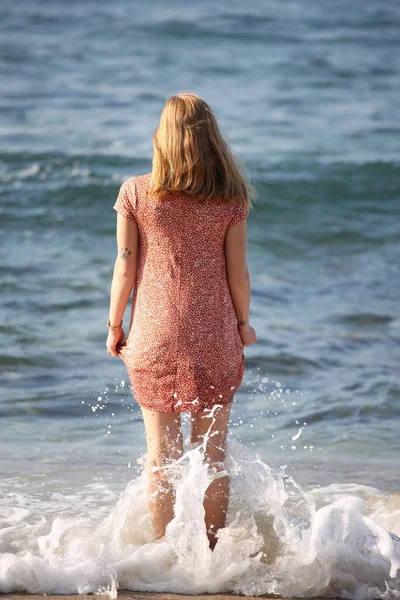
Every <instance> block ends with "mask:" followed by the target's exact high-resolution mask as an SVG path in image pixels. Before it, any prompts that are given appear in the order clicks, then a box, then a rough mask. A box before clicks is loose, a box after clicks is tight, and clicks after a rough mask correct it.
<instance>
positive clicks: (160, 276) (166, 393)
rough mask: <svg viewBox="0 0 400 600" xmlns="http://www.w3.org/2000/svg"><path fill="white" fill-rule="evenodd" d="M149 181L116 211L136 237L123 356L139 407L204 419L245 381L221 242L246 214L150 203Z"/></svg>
mask: <svg viewBox="0 0 400 600" xmlns="http://www.w3.org/2000/svg"><path fill="white" fill-rule="evenodd" d="M151 177H152V175H151V173H148V174H146V175H140V176H135V177H131V178H130V179H128V180H126V181H125V182H124V183H123V184H122V186H121V188H120V192H119V194H118V198H117V201H116V202H115V205H114V208H115V210H117V211H118V212H119V213H121V214H122V215H123V216H124V217H126V218H127V219H129V220H135V222H136V224H137V228H138V232H139V255H138V264H137V275H136V282H135V287H134V293H133V298H132V312H131V320H130V330H129V333H128V337H127V339H126V341H125V343H124V345H123V346H122V348H121V351H120V356H121V358H122V359H123V360H124V362H125V364H126V366H127V368H128V373H129V377H130V380H131V384H132V389H133V392H134V395H135V397H136V398H137V400H138V401H139V403H140V404H141V405H142V406H144V407H145V408H151V409H153V410H158V411H164V412H165V411H188V410H190V411H202V410H204V408H205V407H208V406H210V405H213V404H215V403H216V402H218V403H220V404H227V403H229V402H231V400H232V397H233V394H234V392H235V391H236V389H237V387H238V386H239V385H240V382H241V379H242V377H243V370H244V354H243V345H242V342H241V339H240V335H239V333H238V330H237V325H236V322H237V320H236V315H235V311H234V307H233V304H232V298H231V296H230V292H229V286H228V282H227V277H226V266H225V253H224V241H225V236H226V232H227V229H228V227H229V226H230V225H233V224H236V223H238V222H239V221H241V220H242V219H245V218H246V217H247V215H248V208H247V207H246V206H245V205H244V204H243V203H242V202H241V201H239V200H238V201H232V202H227V203H226V202H224V203H223V202H216V201H215V200H213V199H208V200H204V201H201V202H195V201H194V200H193V199H192V198H191V197H190V196H188V195H185V194H179V193H177V194H175V193H174V194H169V195H167V196H165V197H164V198H161V199H158V198H152V197H151V196H149V195H148V191H149V187H150V184H151Z"/></svg>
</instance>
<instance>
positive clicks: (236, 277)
mask: <svg viewBox="0 0 400 600" xmlns="http://www.w3.org/2000/svg"><path fill="white" fill-rule="evenodd" d="M246 229H247V226H246V219H242V220H241V221H240V222H239V223H236V224H235V225H230V226H229V227H228V230H227V232H226V235H225V262H226V274H227V280H228V285H229V290H230V293H231V297H232V303H233V306H234V309H235V314H236V318H237V321H238V323H239V322H240V321H246V325H242V326H239V333H240V337H241V338H242V342H243V345H244V346H250V344H254V342H256V341H257V336H256V332H255V330H254V329H253V327H252V326H251V325H250V323H249V313H250V275H249V270H248V268H247V263H246V237H247V231H246Z"/></svg>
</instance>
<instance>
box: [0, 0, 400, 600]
mask: <svg viewBox="0 0 400 600" xmlns="http://www.w3.org/2000/svg"><path fill="white" fill-rule="evenodd" d="M0 23H1V25H0V27H1V29H2V41H1V52H0V77H1V80H2V94H1V99H0V102H1V111H0V112H1V122H0V139H1V150H0V199H1V208H0V210H1V221H0V231H1V238H0V244H1V250H0V274H1V295H0V309H1V310H0V332H1V340H2V344H1V350H0V365H1V383H2V385H1V390H0V394H1V396H0V417H1V436H0V454H1V461H0V473H1V479H2V482H1V490H2V497H3V502H4V503H5V505H7V506H14V505H15V506H19V507H20V506H22V505H23V506H25V507H26V506H27V505H29V503H30V502H33V503H34V500H33V498H34V497H35V494H38V497H40V498H41V500H40V502H43V505H42V506H45V505H46V502H49V496H48V494H49V493H52V494H54V493H57V494H69V493H71V494H72V495H73V493H76V494H78V495H79V494H83V496H85V494H84V489H85V488H84V486H92V485H95V486H96V485H101V486H103V487H102V490H103V492H102V493H103V494H106V495H105V496H104V497H106V498H107V499H108V500H107V501H108V502H109V506H111V505H112V504H113V503H115V498H114V496H113V494H117V496H118V494H119V493H120V492H121V491H122V490H123V489H124V488H125V486H126V485H127V484H128V483H129V482H130V481H131V480H132V479H133V478H134V477H136V475H137V473H138V472H140V468H139V467H138V466H137V464H136V461H137V459H138V458H139V457H140V456H141V455H142V454H143V453H144V452H145V440H144V430H143V425H142V421H141V415H140V411H139V409H138V406H137V404H136V402H135V400H134V399H133V398H132V395H131V392H130V389H129V383H128V379H127V376H126V372H125V370H124V366H123V364H122V363H121V361H119V360H118V359H113V358H111V357H110V356H108V355H107V354H106V351H105V339H106V327H105V322H106V319H107V316H108V301H109V286H110V282H111V274H112V268H113V263H114V259H115V255H116V242H115V218H116V215H115V212H114V211H113V210H112V206H113V204H114V202H115V198H116V195H117V192H118V188H119V185H120V184H121V182H122V181H123V180H125V179H126V178H128V177H130V176H132V175H135V174H140V173H146V172H148V171H150V169H151V158H152V133H153V131H154V129H155V127H156V126H157V123H158V118H159V115H160V112H161V110H162V107H163V104H164V101H165V99H166V97H168V96H169V95H171V94H173V93H175V92H177V91H181V90H190V91H194V92H196V93H198V94H200V95H201V96H203V97H204V98H205V99H206V100H207V101H208V102H209V103H210V105H211V106H212V108H213V109H214V111H215V113H216V116H217V118H218V120H219V122H220V125H221V129H222V131H223V133H224V135H225V137H226V139H227V141H228V142H229V143H230V144H231V147H232V149H233V151H234V152H235V153H236V155H237V156H238V157H239V159H240V160H241V161H242V163H243V165H244V168H245V170H246V172H247V173H248V174H249V176H250V179H251V181H252V183H253V185H254V187H255V188H256V189H257V192H258V199H257V200H256V201H255V202H254V207H253V209H252V210H251V212H250V216H249V219H248V265H249V270H250V276H251V287H252V304H251V321H252V322H253V326H254V327H255V328H256V331H257V334H258V338H259V341H258V343H257V344H255V345H254V346H251V347H249V348H247V349H246V351H245V355H246V362H247V364H246V374H245V379H244V382H243V385H242V387H241V389H240V390H239V392H238V394H237V396H236V398H235V401H234V405H233V409H232V422H231V428H230V431H231V433H230V436H231V437H232V439H235V440H238V441H240V442H241V443H242V444H244V445H245V446H246V447H247V448H250V449H252V451H254V452H255V453H258V454H259V456H260V457H261V458H262V460H263V461H264V462H265V463H267V464H268V465H270V466H271V467H273V468H278V469H279V468H281V467H282V466H285V470H286V472H287V473H288V474H290V475H291V476H292V477H293V478H294V479H295V481H296V482H297V483H298V484H300V485H301V486H303V488H304V489H308V490H313V489H317V488H318V487H319V486H327V489H334V490H335V493H338V494H339V495H340V493H341V492H340V490H342V491H343V490H344V492H343V493H345V490H347V489H350V488H351V489H352V490H353V491H354V493H355V494H357V493H359V494H362V493H364V492H365V490H366V489H368V490H372V491H371V495H372V496H371V497H375V496H379V495H380V494H383V495H384V496H385V497H386V498H388V499H390V502H392V504H391V505H390V508H387V510H386V512H385V519H387V521H386V525H387V528H388V529H389V530H391V531H392V532H394V531H396V532H397V534H398V535H399V534H400V530H399V523H400V518H399V516H398V515H399V514H400V512H399V510H400V509H399V506H400V499H399V497H398V494H399V490H400V470H399V466H398V464H399V460H398V457H399V451H400V441H399V439H400V438H399V435H398V431H399V425H400V370H399V358H400V314H399V301H398V299H399V293H400V276H399V275H400V273H399V271H400V266H399V265H400V219H399V217H400V191H399V190H400V161H399V151H400V135H399V133H400V128H399V122H400V104H399V102H398V98H399V94H400V63H399V61H398V53H399V46H400V33H399V32H400V6H399V4H398V3H397V2H394V1H387V2H385V3H381V2H378V1H377V0H371V1H370V2H368V3H363V2H361V1H359V0H356V1H355V2H353V3H350V4H349V3H348V2H343V1H341V0H338V1H336V2H328V1H327V0H320V1H319V2H318V3H316V2H306V1H305V0H298V1H296V2H295V1H287V2H278V1H271V0H269V1H261V0H260V1H257V0H250V1H249V2H246V3H245V4H235V5H233V4H232V3H231V2H227V1H225V2H219V3H218V4H217V5H216V4H215V3H214V2H211V1H210V0H209V1H203V2H201V3H187V2H184V1H183V0H182V1H178V0H173V1H171V2H168V3H165V2H161V0H158V1H154V2H152V3H147V2H144V0H141V1H137V2H135V3H130V2H127V1H122V0H119V1H118V2H115V3H106V2H92V1H89V0H85V2H76V1H72V2H68V3H63V2H61V1H51V2H50V1H41V2H38V1H36V2H28V1H23V2H20V3H14V4H12V3H5V4H3V5H2V7H1V8H0ZM125 318H127V313H126V316H125ZM183 426H184V428H186V431H187V430H188V423H187V422H186V421H185V422H184V423H183ZM293 438H294V439H293ZM341 486H342V487H341ZM347 486H350V488H348V487H347ZM365 486H367V487H365ZM20 489H25V493H26V492H27V490H30V495H29V494H28V495H25V496H24V499H23V500H21V498H20V497H19V495H18V490H20ZM105 490H106V491H107V493H106V491H105ZM357 490H358V492H357ZM360 490H361V491H360ZM362 490H364V492H362ZM88 493H89V492H88ZM41 494H42V496H41ZM107 494H110V495H109V496H107ZM117 496H116V497H117ZM77 497H78V496H77ZM79 497H80V496H79ZM18 498H19V500H18ZM21 503H22V504H21ZM105 506H108V505H107V502H106V504H105ZM0 539H1V538H0ZM0 551H1V546H0ZM200 589H201V588H200ZM317 591H318V590H317ZM319 591H320V590H319Z"/></svg>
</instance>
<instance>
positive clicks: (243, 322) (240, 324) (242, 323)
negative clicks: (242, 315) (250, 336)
mask: <svg viewBox="0 0 400 600" xmlns="http://www.w3.org/2000/svg"><path fill="white" fill-rule="evenodd" d="M243 325H247V321H238V327H243Z"/></svg>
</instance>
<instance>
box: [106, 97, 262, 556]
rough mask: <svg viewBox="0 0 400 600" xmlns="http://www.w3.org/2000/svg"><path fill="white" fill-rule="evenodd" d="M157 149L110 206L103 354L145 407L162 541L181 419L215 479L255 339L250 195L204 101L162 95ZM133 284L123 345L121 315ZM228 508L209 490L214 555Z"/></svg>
mask: <svg viewBox="0 0 400 600" xmlns="http://www.w3.org/2000/svg"><path fill="white" fill-rule="evenodd" d="M153 146H154V156H153V165H152V172H151V173H148V174H145V175H139V176H135V177H131V178H129V179H127V180H126V181H124V183H123V184H122V185H121V187H120V190H119V194H118V197H117V200H116V202H115V205H114V209H115V210H116V211H117V213H118V215H117V244H118V256H117V258H116V261H115V267H114V275H113V280H112V285H111V299H110V312H109V319H108V328H109V333H108V338H107V343H106V345H107V352H108V354H111V355H112V356H119V357H120V358H121V359H122V360H123V362H124V363H125V365H126V368H127V372H128V376H129V380H130V383H131V387H132V391H133V394H134V397H135V399H136V401H137V402H138V404H139V405H140V408H141V410H142V414H143V420H144V423H145V427H146V440H147V473H148V481H149V490H148V491H149V510H150V513H151V517H152V524H153V528H154V533H155V536H156V538H161V537H163V536H164V534H165V528H166V525H167V524H168V523H169V522H170V521H171V519H172V518H173V516H174V513H173V509H174V490H173V485H172V483H171V482H170V481H169V478H168V469H163V466H165V465H167V464H168V463H170V462H171V461H175V460H176V459H178V458H179V457H180V456H182V454H183V442H182V431H181V422H180V413H181V412H183V411H186V412H190V413H192V415H191V417H192V419H191V425H192V427H191V442H192V443H197V442H199V443H201V444H203V442H205V443H204V459H205V460H206V461H207V463H208V464H209V465H210V467H212V468H213V470H214V472H215V471H217V472H218V471H219V472H221V470H223V469H224V467H223V461H224V459H225V449H226V438H227V428H228V420H229V413H230V409H231V403H232V400H233V396H234V393H235V391H236V390H237V388H238V387H239V385H240V383H241V381H242V378H243V373H244V366H245V357H244V352H243V348H244V346H249V345H250V344H253V343H254V342H255V341H256V340H257V337H256V333H255V331H254V329H253V327H251V325H250V324H249V304H250V281H249V272H248V269H247V265H246V217H247V215H248V212H249V207H250V206H251V204H250V196H252V195H254V192H253V190H252V189H251V187H250V185H249V184H248V182H247V181H246V180H245V178H244V177H243V175H242V174H241V173H240V171H239V169H238V167H237V166H236V163H235V161H234V159H233V156H232V154H231V152H230V150H229V148H228V147H227V145H226V143H225V142H224V140H223V139H222V137H221V134H220V132H219V129H218V125H217V122H216V120H215V117H214V115H213V113H212V111H211V109H210V107H209V106H208V104H207V103H206V102H205V101H204V100H202V99H201V98H200V97H199V96H197V95H196V94H192V93H180V94H177V95H175V96H172V97H171V98H169V99H168V100H167V102H166V104H165V107H164V109H163V111H162V114H161V119H160V124H159V126H158V128H157V129H156V131H155V132H154V136H153ZM133 286H134V291H133V297H132V310H131V317H130V324H129V331H128V335H127V338H126V339H125V340H124V332H123V329H122V317H123V314H124V311H125V307H126V304H127V302H128V299H129V296H130V293H131V291H132V287H133ZM123 340H124V341H123ZM210 417H212V418H210ZM206 434H207V435H206ZM228 501H229V477H228V476H227V475H225V476H221V477H219V478H217V479H214V480H213V481H212V483H211V484H210V486H209V488H208V490H207V493H206V495H205V499H204V509H205V522H206V529H207V536H208V540H209V545H210V548H211V549H213V548H214V547H215V544H216V541H217V538H216V533H217V531H218V529H219V528H221V527H224V526H225V519H226V512H227V509H228Z"/></svg>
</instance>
